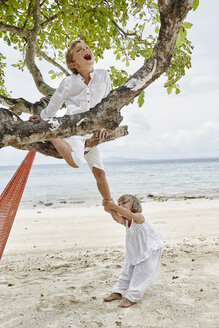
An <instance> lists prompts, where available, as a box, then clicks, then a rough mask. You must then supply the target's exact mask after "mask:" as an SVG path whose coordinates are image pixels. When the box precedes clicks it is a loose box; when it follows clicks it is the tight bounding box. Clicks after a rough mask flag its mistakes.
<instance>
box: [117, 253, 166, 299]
mask: <svg viewBox="0 0 219 328" xmlns="http://www.w3.org/2000/svg"><path fill="white" fill-rule="evenodd" d="M161 253H162V249H161V248H160V249H158V250H157V251H154V252H153V253H152V255H151V256H150V257H149V258H147V260H145V261H143V262H140V263H138V264H136V265H132V264H130V263H129V262H128V261H127V259H126V261H125V264H124V266H123V268H122V271H121V273H120V275H119V281H118V283H117V284H116V285H115V286H114V288H113V293H119V294H121V295H122V296H123V295H124V293H125V291H126V290H127V289H128V291H127V293H126V298H128V299H129V300H130V301H131V302H138V301H140V300H141V299H142V297H143V295H144V292H145V291H146V289H147V288H149V287H150V286H152V285H153V284H154V283H155V282H156V279H157V276H158V272H159V269H160V262H161Z"/></svg>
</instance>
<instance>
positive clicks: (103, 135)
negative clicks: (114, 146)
mask: <svg viewBox="0 0 219 328" xmlns="http://www.w3.org/2000/svg"><path fill="white" fill-rule="evenodd" d="M109 135H110V132H109V131H107V130H104V129H102V130H100V131H98V132H96V133H94V136H95V137H96V138H98V139H100V140H101V139H102V140H104V139H105V138H107V137H108V136H109Z"/></svg>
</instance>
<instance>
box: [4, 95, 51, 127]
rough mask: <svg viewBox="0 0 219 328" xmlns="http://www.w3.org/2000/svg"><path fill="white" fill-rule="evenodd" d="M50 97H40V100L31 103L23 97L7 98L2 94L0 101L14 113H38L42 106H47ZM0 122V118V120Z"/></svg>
mask: <svg viewBox="0 0 219 328" xmlns="http://www.w3.org/2000/svg"><path fill="white" fill-rule="evenodd" d="M49 99H50V98H46V97H44V98H41V100H40V101H37V102H35V103H31V102H29V101H27V100H26V99H24V98H17V99H15V98H7V97H5V96H3V95H1V96H0V103H1V104H2V105H3V106H7V107H9V108H10V110H11V111H12V112H13V113H15V114H16V115H21V114H22V113H28V114H32V115H40V112H41V110H42V109H43V108H45V107H46V106H47V104H48V103H49ZM0 122H1V120H0Z"/></svg>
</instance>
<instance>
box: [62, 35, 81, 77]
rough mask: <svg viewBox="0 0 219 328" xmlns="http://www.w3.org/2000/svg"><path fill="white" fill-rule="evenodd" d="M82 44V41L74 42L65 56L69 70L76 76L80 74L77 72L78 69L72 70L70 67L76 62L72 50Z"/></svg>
mask: <svg viewBox="0 0 219 328" xmlns="http://www.w3.org/2000/svg"><path fill="white" fill-rule="evenodd" d="M80 42H82V41H81V40H76V41H74V42H72V43H71V44H70V46H69V48H68V50H67V52H66V55H65V60H66V64H67V66H68V68H69V69H70V71H72V73H74V74H78V71H77V70H76V68H71V67H70V66H69V65H70V64H71V63H73V62H74V60H73V56H72V50H73V49H74V47H75V46H76V45H77V44H78V43H80Z"/></svg>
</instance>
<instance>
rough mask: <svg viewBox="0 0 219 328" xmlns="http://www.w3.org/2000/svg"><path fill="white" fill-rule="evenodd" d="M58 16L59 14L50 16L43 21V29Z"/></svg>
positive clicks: (41, 25)
mask: <svg viewBox="0 0 219 328" xmlns="http://www.w3.org/2000/svg"><path fill="white" fill-rule="evenodd" d="M57 17H58V15H57V14H55V15H53V16H51V17H48V18H47V19H46V20H45V21H44V22H43V23H41V24H40V27H41V29H44V28H45V27H46V26H47V25H48V24H49V23H51V22H52V21H53V20H55V19H56V18H57Z"/></svg>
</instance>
